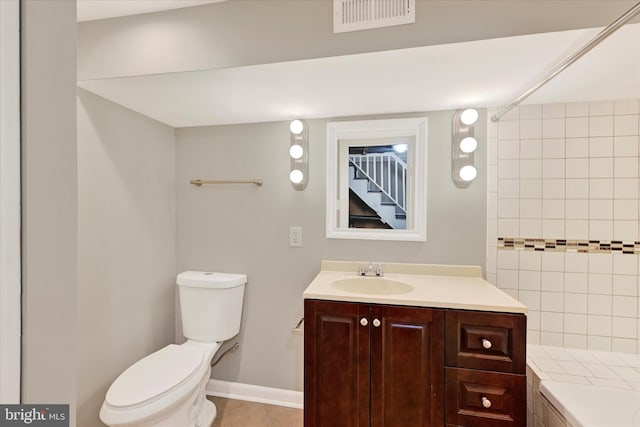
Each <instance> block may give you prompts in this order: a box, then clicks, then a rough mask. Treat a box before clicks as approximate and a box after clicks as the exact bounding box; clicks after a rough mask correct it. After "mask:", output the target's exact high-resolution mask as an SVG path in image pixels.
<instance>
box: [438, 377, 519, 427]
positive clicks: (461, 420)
mask: <svg viewBox="0 0 640 427" xmlns="http://www.w3.org/2000/svg"><path fill="white" fill-rule="evenodd" d="M445 371H446V373H445V402H446V404H445V420H446V423H447V424H453V425H456V426H464V427H522V426H524V425H526V411H527V404H526V384H527V377H526V376H525V375H515V374H502V373H497V372H487V371H475V370H470V369H459V368H446V370H445Z"/></svg>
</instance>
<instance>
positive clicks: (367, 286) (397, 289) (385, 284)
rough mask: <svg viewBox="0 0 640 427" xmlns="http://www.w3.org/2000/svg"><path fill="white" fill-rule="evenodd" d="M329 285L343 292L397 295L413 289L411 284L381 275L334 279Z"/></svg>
mask: <svg viewBox="0 0 640 427" xmlns="http://www.w3.org/2000/svg"><path fill="white" fill-rule="evenodd" d="M331 286H333V287H334V288H335V289H338V290H340V291H344V292H351V293H354V294H368V295H397V294H406V293H408V292H411V291H412V290H413V286H411V285H407V284H406V283H402V282H398V281H396V280H391V279H385V278H383V277H351V278H349V279H342V280H336V281H335V282H333V283H332V284H331Z"/></svg>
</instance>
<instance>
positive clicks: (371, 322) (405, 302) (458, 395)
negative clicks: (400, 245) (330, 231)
mask: <svg viewBox="0 0 640 427" xmlns="http://www.w3.org/2000/svg"><path fill="white" fill-rule="evenodd" d="M402 266H403V265H402V264H397V265H388V264H385V269H386V271H387V272H388V273H387V275H386V276H385V278H393V280H398V281H402V282H403V283H409V284H410V285H411V287H412V288H413V289H417V291H416V293H415V294H412V293H411V292H405V293H403V294H399V295H393V294H391V295H387V294H383V295H381V294H375V293H373V294H371V293H366V291H365V292H363V293H362V294H357V295H354V293H353V292H342V291H339V290H335V287H333V286H332V283H335V282H336V281H338V280H341V279H340V277H345V274H355V273H353V271H357V269H355V270H354V269H353V265H351V263H336V262H323V270H322V271H321V273H320V274H319V275H318V276H317V277H316V279H315V280H314V281H313V282H312V284H311V285H309V287H308V288H307V290H306V291H305V293H304V297H305V303H304V304H305V344H304V345H305V390H304V398H305V402H304V405H305V408H304V409H305V413H304V418H305V421H304V425H305V427H365V426H366V427H414V426H415V427H427V426H438V427H440V426H447V427H453V426H466V427H521V426H524V425H526V376H525V369H526V358H525V348H526V346H525V331H526V317H525V315H524V313H525V312H526V307H524V306H523V305H522V304H520V303H519V302H518V301H516V300H514V299H513V298H511V297H509V296H508V295H506V294H504V293H503V292H501V291H500V290H498V289H497V288H495V287H493V286H492V285H490V284H488V283H487V282H485V281H484V280H482V278H481V277H479V272H480V271H479V268H478V269H477V270H473V269H474V267H460V268H457V267H449V266H428V265H423V266H422V269H420V268H417V269H416V265H415V264H410V265H409V264H406V265H404V266H406V267H405V268H404V269H403V268H402ZM339 269H344V270H347V271H336V270H339ZM349 270H350V271H349ZM392 271H411V272H412V273H421V274H404V273H392ZM323 273H324V274H323ZM423 273H438V274H423ZM445 273H446V274H445ZM456 274H458V275H456ZM374 280H375V279H374ZM456 283H457V284H456ZM443 286H445V287H446V288H445V289H442V290H440V289H439V288H440V287H443ZM478 287H479V288H481V289H477V288H478ZM479 291H482V292H481V294H482V297H481V296H480V294H478V292H479ZM487 293H490V294H491V295H486V294H487ZM427 295H431V297H427ZM398 302H399V303H398ZM483 308H490V310H484V309H483ZM498 308H500V309H498Z"/></svg>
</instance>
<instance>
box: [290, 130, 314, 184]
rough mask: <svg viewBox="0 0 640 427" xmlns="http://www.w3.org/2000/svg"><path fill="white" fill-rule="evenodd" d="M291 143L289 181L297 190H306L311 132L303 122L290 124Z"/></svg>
mask: <svg viewBox="0 0 640 427" xmlns="http://www.w3.org/2000/svg"><path fill="white" fill-rule="evenodd" d="M289 131H290V133H291V142H290V146H289V157H290V159H291V160H290V166H291V167H290V169H291V171H290V172H289V181H291V185H293V188H295V189H296V190H304V189H305V187H306V186H307V181H308V180H309V131H308V128H307V124H306V123H305V122H304V121H302V120H293V121H292V122H291V123H289Z"/></svg>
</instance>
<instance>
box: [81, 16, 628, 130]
mask: <svg viewBox="0 0 640 427" xmlns="http://www.w3.org/2000/svg"><path fill="white" fill-rule="evenodd" d="M599 30H600V29H585V30H574V31H563V32H557V33H544V34H533V35H525V36H518V37H507V38H501V39H492V40H480V41H473V42H464V43H454V44H446V45H438V46H428V47H421V48H412V49H402V50H395V51H386V52H376V53H367V54H359V55H349V56H341V57H331V58H320V59H313V60H303V61H294V62H286V63H276V64H264V65H255V66H248V67H238V68H231V69H219V70H205V71H194V72H184V73H171V74H159V75H149V76H137V77H123V78H112V79H99V80H86V81H81V82H78V85H79V86H80V87H81V88H84V89H86V90H89V91H91V92H94V93H96V94H97V95H100V96H103V97H105V98H107V99H110V100H112V101H114V102H116V103H118V104H121V105H123V106H125V107H127V108H130V109H132V110H134V111H137V112H139V113H142V114H144V115H146V116H149V117H151V118H153V119H156V120H158V121H160V122H163V123H166V124H168V125H171V126H173V127H188V126H204V125H219V124H230V123H248V122H263V121H278V120H290V119H291V118H295V117H300V118H320V117H339V116H354V115H367V114H380V113H394V112H416V111H436V110H445V109H456V108H462V107H467V106H477V107H491V106H500V105H506V104H507V103H509V102H510V101H512V100H513V99H514V98H515V97H516V96H518V95H520V94H521V93H522V92H523V91H524V90H526V89H528V88H529V87H530V86H532V85H533V84H535V83H537V82H538V81H539V80H540V79H542V78H543V77H544V76H545V75H546V74H547V73H548V72H549V71H550V70H551V69H552V68H553V67H554V66H555V65H557V64H558V63H560V62H562V61H563V60H564V59H565V58H567V57H568V56H569V55H570V54H571V53H573V52H574V51H576V50H577V49H578V48H579V47H581V46H582V45H583V44H584V43H586V42H587V41H588V40H590V39H591V38H592V37H593V36H594V35H595V34H596V33H597V32H598V31H599ZM624 98H640V24H629V25H627V26H625V27H623V28H622V29H620V30H619V31H618V32H616V33H615V34H613V35H612V36H610V37H609V38H608V39H607V40H605V41H604V42H603V43H602V44H601V45H599V46H598V47H596V48H595V49H594V50H592V51H591V52H590V53H588V54H587V55H586V56H585V57H583V58H582V59H580V60H579V61H578V62H576V63H575V64H574V65H572V66H571V67H570V68H569V69H567V70H565V71H564V72H563V73H562V74H561V75H560V76H558V77H557V78H556V79H554V80H553V81H551V82H550V83H549V84H547V85H546V86H544V87H543V88H542V89H540V90H539V91H538V92H536V93H535V94H534V95H533V96H531V97H530V98H529V99H528V100H527V103H550V102H574V101H588V100H603V99H624Z"/></svg>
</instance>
